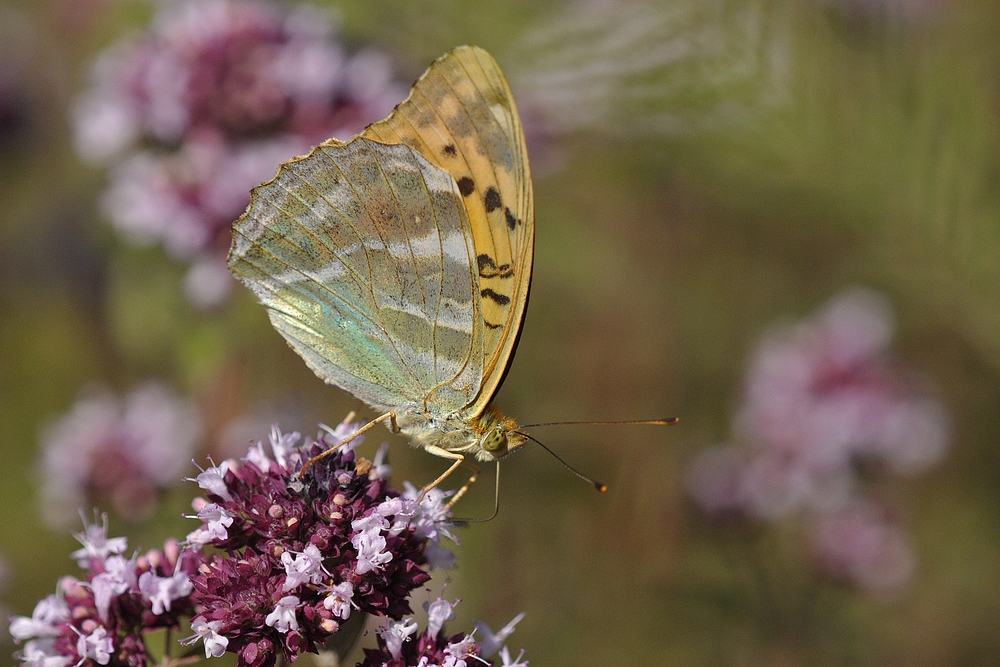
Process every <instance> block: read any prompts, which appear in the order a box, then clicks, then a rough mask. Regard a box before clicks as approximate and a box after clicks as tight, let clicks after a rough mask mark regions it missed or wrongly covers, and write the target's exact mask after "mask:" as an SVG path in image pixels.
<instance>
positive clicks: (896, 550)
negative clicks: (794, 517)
mask: <svg viewBox="0 0 1000 667" xmlns="http://www.w3.org/2000/svg"><path fill="white" fill-rule="evenodd" d="M811 533H812V549H813V554H814V555H815V558H816V562H817V564H818V566H819V568H820V569H821V570H822V571H824V572H825V573H826V574H828V575H830V576H833V577H835V578H838V579H843V580H846V581H849V582H853V583H855V584H857V585H859V586H861V587H862V588H865V589H867V590H874V591H886V592H891V591H892V590H895V589H899V588H901V587H902V586H904V585H905V584H906V583H907V581H909V579H910V577H911V576H912V575H913V572H914V570H915V569H916V564H917V558H916V554H914V552H913V547H912V546H911V545H910V540H909V538H908V537H907V534H906V530H905V529H904V528H903V527H902V526H899V525H896V524H894V523H892V522H890V521H889V520H888V519H887V518H886V516H885V513H884V512H883V511H881V510H880V508H878V507H877V506H875V505H874V504H873V503H871V502H869V501H866V500H858V501H856V502H854V503H852V504H851V505H850V506H848V507H845V508H844V509H842V510H841V511H839V512H836V513H833V514H828V515H824V516H822V517H819V519H818V520H817V521H816V523H815V525H814V526H812V528H811Z"/></svg>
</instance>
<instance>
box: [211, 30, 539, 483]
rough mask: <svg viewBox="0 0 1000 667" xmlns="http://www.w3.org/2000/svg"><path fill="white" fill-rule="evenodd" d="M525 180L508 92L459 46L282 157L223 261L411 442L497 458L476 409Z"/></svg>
mask: <svg viewBox="0 0 1000 667" xmlns="http://www.w3.org/2000/svg"><path fill="white" fill-rule="evenodd" d="M533 253H534V211H533V195H532V184H531V175H530V171H529V168H528V157H527V151H526V148H525V145H524V135H523V132H522V129H521V123H520V119H519V117H518V114H517V109H516V107H515V105H514V100H513V96H512V94H511V91H510V87H509V86H508V84H507V81H506V80H505V78H504V76H503V73H502V72H501V71H500V68H499V66H498V65H497V63H496V61H495V60H493V58H492V57H491V56H490V55H489V54H488V53H486V52H485V51H483V50H482V49H479V48H476V47H469V46H466V47H459V48H457V49H455V50H453V51H451V52H449V53H448V54H446V55H445V56H443V57H441V58H439V59H438V60H437V61H435V62H434V63H433V64H432V65H431V67H430V68H429V69H428V71H427V72H426V73H425V74H424V75H423V76H422V77H421V78H420V79H419V80H418V81H417V82H416V83H415V84H414V86H413V89H412V91H411V92H410V95H409V97H408V98H407V99H406V100H405V101H403V102H402V103H401V104H399V105H398V106H397V107H396V109H395V110H394V111H393V113H392V114H390V115H389V117H388V118H386V119H385V120H383V121H380V122H378V123H374V124H373V125H371V126H369V127H368V128H367V129H366V130H365V131H364V132H362V133H361V134H360V135H359V136H357V137H355V138H354V139H352V140H351V141H349V142H341V141H337V140H335V139H331V140H328V141H325V142H323V143H322V144H320V145H319V146H317V147H316V148H315V149H314V150H313V151H312V152H311V153H310V154H309V155H307V156H304V157H299V158H295V159H293V160H291V161H289V162H287V163H286V164H284V165H282V166H281V168H280V169H279V170H278V175H277V176H276V177H275V179H274V180H272V181H270V182H268V183H264V184H263V185H261V186H259V187H257V188H255V189H254V190H253V192H252V197H251V204H250V206H249V207H248V209H247V211H246V213H244V215H243V216H242V217H241V218H240V219H239V220H237V221H236V222H235V223H234V224H233V245H232V248H231V250H230V254H229V261H228V264H229V268H230V270H231V271H232V273H233V274H234V275H235V276H236V277H237V278H238V279H239V280H240V281H242V282H243V283H244V284H246V285H247V286H248V287H249V288H250V289H251V290H253V291H254V293H255V294H256V295H257V297H258V298H259V299H260V301H261V302H262V303H263V304H264V305H265V306H266V307H267V309H268V315H269V317H270V319H271V322H272V324H273V325H274V327H275V328H276V329H277V330H278V331H279V332H280V333H281V335H282V336H284V337H285V339H286V340H287V341H288V343H289V344H290V345H291V347H292V348H293V349H294V350H295V351H296V352H298V353H299V354H300V355H301V356H302V357H303V359H305V361H306V363H307V364H308V365H309V367H310V368H311V369H312V370H313V371H314V372H315V373H316V374H317V375H318V376H319V377H320V378H322V379H323V380H324V381H325V382H327V383H330V384H334V385H337V386H339V387H340V388H342V389H344V390H346V391H348V392H350V393H352V394H353V395H355V396H356V397H358V398H360V399H361V400H363V401H364V402H365V403H367V404H368V405H369V406H371V407H372V408H374V409H375V410H377V411H378V412H379V414H380V416H379V417H377V418H376V419H375V420H373V421H372V422H370V423H369V424H367V425H366V426H365V427H364V430H367V429H368V428H371V427H372V426H374V425H375V424H377V423H380V422H384V423H386V425H387V426H389V427H390V428H391V429H392V430H398V431H402V432H403V433H405V434H406V435H407V436H409V437H410V439H411V441H412V442H413V444H414V445H415V446H418V447H422V448H423V449H425V450H426V451H428V452H430V453H432V454H435V455H438V456H442V457H444V458H448V459H451V460H452V461H453V463H452V465H451V467H449V468H448V470H447V471H446V472H445V473H444V474H443V475H441V476H440V477H439V478H438V479H436V480H435V481H434V482H432V483H431V484H430V485H429V486H428V487H427V488H432V487H433V486H436V485H437V484H440V483H441V481H443V480H444V479H445V478H446V477H447V476H448V475H449V474H450V473H451V472H453V471H454V470H455V469H456V468H457V467H458V466H459V465H461V464H462V463H463V462H464V461H465V459H466V458H467V457H473V458H475V459H477V460H479V461H499V460H500V459H502V458H503V457H505V456H506V455H508V454H509V453H511V452H513V451H514V450H516V449H517V448H519V447H520V446H521V445H522V444H524V442H526V437H525V436H524V435H522V434H521V433H519V432H518V431H517V424H516V422H514V421H513V420H512V419H509V418H507V417H504V416H503V415H502V414H501V413H500V412H499V411H497V410H496V409H495V408H494V407H493V406H492V405H491V401H492V399H493V397H494V395H495V394H496V392H497V390H498V389H499V387H500V384H501V382H502V381H503V377H504V375H505V373H506V370H507V368H508V366H509V364H510V361H511V359H512V358H513V354H514V349H515V347H516V345H517V339H518V336H519V334H520V331H521V326H522V324H523V322H524V312H525V308H526V306H527V301H528V289H529V286H530V282H531V265H532V257H533Z"/></svg>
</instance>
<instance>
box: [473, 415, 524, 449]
mask: <svg viewBox="0 0 1000 667" xmlns="http://www.w3.org/2000/svg"><path fill="white" fill-rule="evenodd" d="M478 426H479V428H478V429H477V431H479V432H480V435H479V441H478V442H477V445H478V446H477V447H476V448H475V451H476V458H478V459H480V460H482V461H499V460H500V459H502V458H504V457H506V456H507V455H508V454H510V453H511V452H513V451H514V450H516V449H518V448H519V447H520V446H521V445H523V444H524V443H525V442H527V441H528V440H527V438H525V437H524V436H523V435H522V434H521V433H520V432H518V430H517V428H518V426H517V422H515V421H514V420H513V419H511V418H510V417H505V416H504V415H503V414H501V413H500V411H499V410H497V409H495V408H492V407H490V408H488V409H487V410H486V412H485V413H484V414H483V415H482V416H481V417H480V418H479V424H478Z"/></svg>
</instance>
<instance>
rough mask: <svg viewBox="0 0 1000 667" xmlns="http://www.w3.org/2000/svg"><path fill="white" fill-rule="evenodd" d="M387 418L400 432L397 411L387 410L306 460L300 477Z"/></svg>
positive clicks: (393, 427)
mask: <svg viewBox="0 0 1000 667" xmlns="http://www.w3.org/2000/svg"><path fill="white" fill-rule="evenodd" d="M386 419H388V420H389V424H390V425H391V428H392V430H393V432H394V433H398V432H399V425H398V424H396V413H395V412H387V413H385V414H384V415H379V416H378V417H376V418H375V419H373V420H371V421H370V422H368V423H367V424H365V425H364V426H362V427H361V428H359V429H358V430H357V431H355V432H354V433H352V434H351V435H349V436H348V437H346V438H344V439H343V440H342V441H341V442H339V443H337V444H336V445H335V446H333V447H331V448H330V449H328V450H326V451H325V452H323V453H321V454H317V455H316V456H314V457H312V458H311V459H309V460H308V461H306V464H305V465H304V466H302V470H300V471H299V479H302V478H303V477H304V476H305V474H306V470H308V469H309V467H310V466H312V464H314V463H316V462H317V461H319V460H320V459H322V458H325V457H327V456H329V455H330V454H332V453H334V452H335V451H337V450H339V449H340V448H341V447H343V446H344V445H346V444H347V443H349V442H351V441H352V440H354V439H355V438H357V437H358V436H359V435H362V434H363V433H365V432H366V431H370V430H371V429H373V428H374V427H375V425H376V424H381V423H382V422H384V421H385V420H386ZM442 451H444V450H442ZM446 476H447V475H446Z"/></svg>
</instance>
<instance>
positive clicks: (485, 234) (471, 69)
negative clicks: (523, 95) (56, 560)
mask: <svg viewBox="0 0 1000 667" xmlns="http://www.w3.org/2000/svg"><path fill="white" fill-rule="evenodd" d="M362 136H364V137H368V138H371V139H375V140H378V141H382V142H385V143H390V144H392V143H403V144H405V145H407V146H411V147H412V148H414V149H415V150H417V151H418V152H419V153H420V154H421V155H423V156H424V157H425V158H426V159H427V160H428V161H429V162H431V163H433V164H435V165H437V166H439V167H442V168H443V169H445V170H446V171H447V172H448V173H449V174H451V176H452V177H453V179H454V181H455V182H456V184H457V186H458V190H459V192H460V193H461V197H462V201H463V203H464V207H465V211H466V213H467V215H468V220H469V224H470V227H471V232H472V240H473V244H474V253H473V257H474V260H473V266H474V268H475V273H476V290H475V292H476V293H475V299H476V300H477V301H478V306H477V307H478V308H479V309H480V310H479V312H480V313H481V317H482V320H483V325H484V334H483V335H484V342H483V356H482V358H481V360H479V361H478V363H479V364H481V366H482V369H483V370H482V386H481V388H479V391H478V393H477V395H476V397H475V399H474V400H473V401H470V403H469V405H468V406H467V407H468V408H469V411H470V413H471V414H472V415H478V414H480V413H481V412H482V411H483V409H485V407H486V404H487V403H488V402H489V400H490V399H491V398H492V396H493V394H494V393H495V392H496V390H497V388H498V387H499V385H500V382H501V381H502V379H503V374H504V372H505V370H506V368H507V365H508V364H509V362H510V359H511V357H512V355H513V352H514V346H515V345H516V342H517V336H518V334H519V332H520V328H521V324H522V322H523V319H524V311H525V307H526V305H527V299H528V287H529V284H530V281H531V262H532V257H533V252H534V203H533V196H532V185H531V174H530V171H529V168H528V154H527V149H526V148H525V144H524V133H523V131H522V129H521V121H520V118H519V117H518V114H517V108H516V106H515V105H514V98H513V95H512V93H511V90H510V87H509V86H508V84H507V81H506V79H505V78H504V76H503V73H502V72H501V71H500V67H499V65H497V63H496V61H495V60H494V59H493V57H492V56H490V55H489V54H488V53H487V52H486V51H484V50H482V49H480V48H477V47H472V46H463V47H459V48H457V49H455V50H453V51H451V52H449V53H448V54H446V55H444V56H442V57H441V58H439V59H438V60H436V61H435V62H434V63H433V64H432V65H431V66H430V68H429V69H428V70H427V72H426V73H425V74H424V75H423V76H422V77H421V78H420V79H419V80H418V81H417V82H416V83H415V84H414V86H413V90H412V91H411V93H410V96H409V97H408V98H407V99H406V101H404V102H403V103H401V104H400V105H399V106H398V107H397V108H396V110H395V111H393V113H392V114H390V115H389V117H388V118H386V119H385V120H384V121H381V122H378V123H375V124H373V125H371V126H369V127H368V128H367V129H366V130H365V132H364V133H363V134H362Z"/></svg>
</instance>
